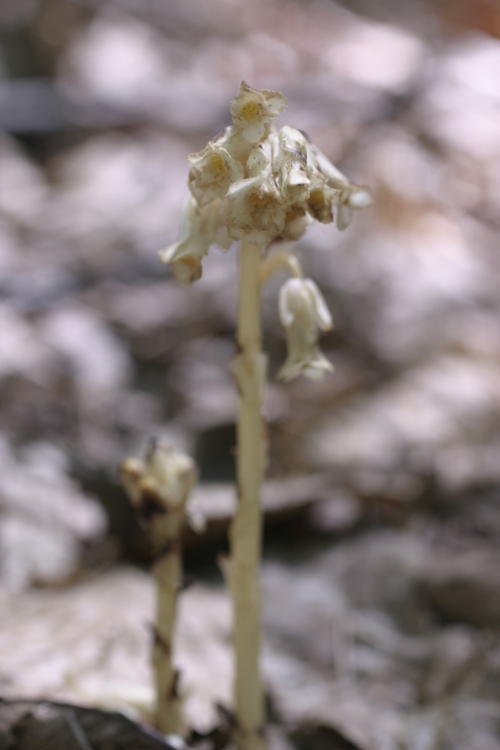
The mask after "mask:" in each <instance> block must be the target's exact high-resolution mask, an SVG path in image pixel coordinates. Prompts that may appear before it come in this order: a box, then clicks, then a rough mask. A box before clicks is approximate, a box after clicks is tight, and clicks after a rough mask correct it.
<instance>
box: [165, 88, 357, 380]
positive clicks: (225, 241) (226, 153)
mask: <svg viewBox="0 0 500 750" xmlns="http://www.w3.org/2000/svg"><path fill="white" fill-rule="evenodd" d="M285 107H286V98H285V97H284V96H283V95H282V94H280V93H278V92H274V91H267V90H263V91H255V90H254V89H252V88H250V86H248V84H246V83H245V82H243V83H242V84H241V86H240V91H239V93H238V96H237V97H236V98H235V99H233V101H232V102H231V105H230V108H231V114H232V117H233V125H231V126H230V127H228V128H226V130H225V131H224V132H223V133H222V134H220V135H219V136H217V137H216V138H214V140H213V141H210V143H209V144H208V145H207V146H206V148H204V149H203V150H202V151H200V152H199V153H197V154H192V155H191V156H190V157H189V163H190V165H191V171H190V174H189V189H190V193H191V196H190V199H189V201H188V205H187V207H186V209H185V213H184V218H183V224H182V230H181V236H180V239H179V241H178V242H176V243H175V244H173V245H171V246H170V247H168V248H166V249H165V250H162V251H161V252H160V260H161V261H162V262H163V263H166V264H168V265H170V266H171V267H172V271H173V273H174V276H175V278H176V280H177V281H178V282H179V284H181V285H182V286H189V285H190V284H192V283H193V282H194V281H197V280H198V279H199V278H200V277H201V274H202V260H203V258H204V256H205V255H206V254H207V253H208V251H209V249H210V246H211V245H212V244H216V245H218V246H219V247H220V248H221V249H223V250H227V249H228V248H229V246H230V244H231V242H232V240H245V241H247V242H249V243H251V244H253V245H259V246H261V247H264V246H267V245H269V244H270V243H271V242H272V243H273V244H274V243H276V242H280V241H281V242H291V241H294V240H297V239H299V237H301V236H302V235H303V233H304V232H305V230H306V228H307V226H308V224H310V223H311V222H313V221H319V222H321V223H323V224H328V223H331V222H333V221H336V224H337V227H338V229H345V228H346V227H347V226H348V225H349V223H350V221H351V216H352V210H353V209H357V208H364V207H365V206H368V205H370V203H371V197H370V194H369V192H368V190H367V189H366V188H363V187H358V186H356V185H354V184H352V183H351V182H350V181H349V180H348V179H347V177H345V176H344V175H343V174H342V173H341V172H340V171H339V170H338V169H337V168H336V167H335V166H334V165H333V164H332V163H331V162H330V161H329V160H328V159H327V158H326V156H325V155H324V154H322V153H321V152H320V151H319V150H318V149H317V148H316V147H315V146H313V144H311V143H310V142H309V140H308V139H307V137H306V136H305V135H304V134H303V133H302V132H300V131H299V130H297V129H296V128H293V127H290V126H287V125H286V126H284V127H282V128H281V129H279V130H276V129H275V128H274V127H273V120H274V119H275V118H276V117H278V116H279V115H280V114H281V113H282V112H283V111H284V109H285ZM295 281H298V280H295ZM301 283H302V284H303V285H304V284H305V286H302V287H301V291H300V293H299V290H298V286H297V284H292V285H291V286H286V285H285V289H284V291H283V293H282V298H283V299H287V300H289V301H290V304H292V302H291V300H292V297H293V299H294V300H295V302H293V304H297V305H299V304H301V305H302V308H301V310H302V311H301V312H300V313H299V312H297V317H296V321H299V322H296V323H294V324H291V325H288V324H286V323H284V322H283V320H284V319H283V315H282V316H281V320H282V323H283V325H284V327H285V331H286V332H287V336H288V340H289V344H290V343H291V342H292V341H294V342H295V343H294V344H293V346H292V348H294V354H293V356H292V357H291V354H290V355H289V358H288V360H287V362H289V364H290V362H291V361H292V360H293V361H294V362H295V363H296V364H297V367H295V369H294V370H293V372H294V373H295V374H298V373H299V372H304V373H305V374H308V375H311V374H312V373H316V372H319V373H320V374H321V373H323V372H324V371H325V370H328V369H330V368H329V367H327V366H325V363H326V360H324V359H322V360H321V362H322V364H321V365H319V362H320V359H319V358H317V357H316V359H315V360H314V362H315V364H314V365H311V367H307V366H304V367H302V366H299V361H300V356H299V354H298V348H297V347H298V344H297V341H298V340H299V338H301V340H303V341H304V342H305V341H306V340H307V341H308V342H309V343H308V347H309V349H308V352H309V353H308V355H307V357H309V358H310V356H312V355H311V351H312V349H311V346H313V343H312V342H313V339H314V346H316V341H317V335H318V333H317V332H318V330H326V328H329V327H331V321H330V324H329V325H326V323H325V321H326V317H325V316H324V315H319V317H318V314H317V312H314V310H315V305H316V307H317V304H319V303H318V300H321V304H320V307H321V309H323V308H324V310H326V306H325V304H324V302H323V301H322V298H321V296H320V294H319V290H317V287H316V286H315V285H314V282H310V281H307V280H303V279H302V281H301ZM308 284H309V286H308ZM311 284H312V285H313V286H314V288H313V287H311V286H310V285H311ZM293 295H295V296H293ZM311 295H312V296H311ZM306 299H310V300H313V302H314V300H316V302H315V303H314V304H313V303H312V302H311V303H310V304H309V303H306V302H305V300H306ZM285 307H286V305H285ZM282 309H284V307H283V305H282ZM306 309H307V310H310V313H309V315H310V316H312V317H311V318H310V321H309V322H307V323H305V324H304V321H305V317H306V316H307V314H308V313H306ZM297 310H298V308H297ZM327 312H328V311H327ZM315 316H316V317H315ZM300 321H302V323H300ZM301 325H305V327H304V331H305V329H307V330H308V333H307V335H306V333H304V334H300V336H299V338H297V335H296V334H295V333H292V331H297V330H299V328H300V326H301ZM313 328H314V330H315V334H314V337H312V334H311V331H312V329H313ZM315 352H316V350H315ZM315 356H316V355H315ZM290 357H291V359H290ZM304 357H306V355H305V353H304ZM292 369H293V368H292ZM292 369H291V367H285V368H284V370H283V371H282V376H283V377H286V378H289V377H293V375H292V374H290V373H291V372H292Z"/></svg>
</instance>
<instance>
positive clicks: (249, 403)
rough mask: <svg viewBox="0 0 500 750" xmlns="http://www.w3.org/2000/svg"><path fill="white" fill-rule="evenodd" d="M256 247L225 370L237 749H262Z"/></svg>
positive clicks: (245, 260)
mask: <svg viewBox="0 0 500 750" xmlns="http://www.w3.org/2000/svg"><path fill="white" fill-rule="evenodd" d="M260 272H261V248H260V247H258V246H257V245H251V244H249V243H248V242H245V240H243V241H242V243H241V251H240V281H239V308H238V329H237V341H238V347H239V353H238V354H237V355H236V357H235V358H234V359H233V362H232V365H231V369H232V372H233V374H234V376H235V378H236V382H237V384H238V390H239V395H240V401H239V410H238V423H237V459H236V467H237V482H238V507H237V510H236V514H235V517H234V519H233V522H232V524H231V529H230V534H229V538H230V544H231V559H230V566H229V576H230V588H231V593H232V599H233V617H234V621H233V638H234V648H235V665H234V666H235V677H234V691H235V697H234V703H235V719H236V735H235V740H236V745H237V748H238V750H265V748H266V742H265V739H264V737H263V733H262V732H263V724H264V697H263V690H262V684H261V676H260V665H259V656H260V609H261V607H260V581H259V577H260V576H259V567H260V556H261V546H262V514H261V507H260V489H261V485H262V477H263V473H264V464H265V457H266V439H265V434H264V423H263V419H262V402H263V395H264V384H265V372H266V357H265V356H264V355H263V353H262V351H261V313H260V299H261V280H260Z"/></svg>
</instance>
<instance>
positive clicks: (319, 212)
mask: <svg viewBox="0 0 500 750" xmlns="http://www.w3.org/2000/svg"><path fill="white" fill-rule="evenodd" d="M338 198H339V191H338V190H335V189H334V188H332V187H330V186H329V185H328V183H327V181H326V180H325V178H324V177H323V175H322V174H321V173H320V172H317V171H314V172H313V174H312V178H311V189H310V191H309V195H308V198H307V209H308V211H309V212H310V214H311V216H312V217H313V218H314V219H316V221H320V222H321V223H322V224H330V223H331V222H332V221H333V206H334V205H336V203H337V201H338Z"/></svg>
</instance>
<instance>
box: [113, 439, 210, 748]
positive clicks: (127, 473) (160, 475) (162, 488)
mask: <svg viewBox="0 0 500 750" xmlns="http://www.w3.org/2000/svg"><path fill="white" fill-rule="evenodd" d="M120 473H121V479H122V483H123V485H124V487H125V489H126V491H127V493H128V495H129V497H130V500H131V502H132V504H133V506H134V508H135V510H136V513H137V515H138V517H139V520H140V522H141V524H142V525H143V526H144V527H145V528H146V530H147V532H148V534H149V537H150V540H151V543H152V546H153V559H154V563H153V575H154V577H155V579H156V591H157V607H156V624H155V628H154V646H153V658H152V661H153V668H154V672H155V682H156V698H157V703H156V725H157V727H158V729H159V730H160V731H161V732H163V734H176V735H178V734H182V731H183V722H182V716H181V710H180V708H181V707H180V697H179V690H178V684H177V683H178V672H177V670H176V669H175V667H174V664H173V660H172V653H173V648H172V644H173V637H174V626H175V618H176V610H177V597H178V594H179V591H180V589H181V585H182V558H181V539H180V534H181V530H182V527H183V525H184V523H185V521H186V503H187V500H188V495H189V492H190V490H191V489H192V487H193V485H194V484H195V482H196V479H197V469H196V466H195V463H194V461H193V460H192V459H191V458H190V457H189V456H187V455H185V454H184V453H179V452H176V451H174V450H172V448H171V447H170V446H169V445H167V444H166V443H164V442H162V441H160V440H153V441H151V443H150V445H149V446H148V449H147V451H146V455H145V458H144V460H140V459H137V458H128V459H126V460H125V461H124V462H123V463H122V465H121V467H120Z"/></svg>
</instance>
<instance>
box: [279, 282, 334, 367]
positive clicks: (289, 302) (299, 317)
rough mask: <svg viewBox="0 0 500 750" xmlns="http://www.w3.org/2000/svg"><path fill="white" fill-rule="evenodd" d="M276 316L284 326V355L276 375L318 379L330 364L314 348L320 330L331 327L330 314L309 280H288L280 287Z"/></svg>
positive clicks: (318, 350) (319, 293) (320, 295)
mask: <svg viewBox="0 0 500 750" xmlns="http://www.w3.org/2000/svg"><path fill="white" fill-rule="evenodd" d="M279 316H280V321H281V325H282V326H283V328H284V329H285V335H286V340H287V347H288V356H287V358H286V361H285V364H284V365H283V367H282V368H281V370H280V371H279V373H278V378H281V379H282V380H291V379H292V378H295V377H296V376H297V375H301V374H303V375H306V376H307V377H309V378H311V379H312V380H320V379H321V378H322V377H323V376H324V374H325V373H326V372H331V371H333V367H332V365H331V364H330V362H328V360H327V359H326V358H325V356H324V355H323V354H322V352H321V351H320V349H319V347H318V337H319V332H320V331H328V330H330V329H331V328H332V327H333V321H332V316H331V314H330V311H329V310H328V307H327V306H326V302H325V300H324V299H323V296H322V294H321V292H320V291H319V289H318V287H317V285H316V284H315V283H314V281H312V279H297V278H292V279H288V281H286V282H285V283H284V284H283V286H282V287H281V291H280V297H279Z"/></svg>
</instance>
